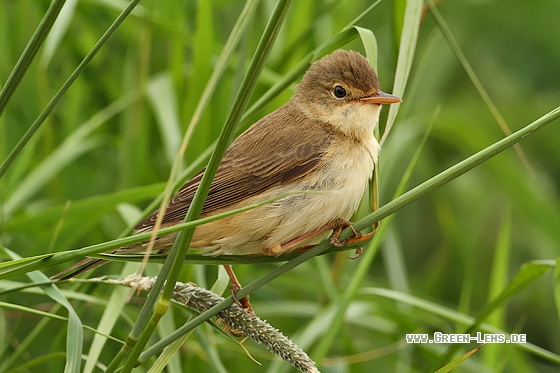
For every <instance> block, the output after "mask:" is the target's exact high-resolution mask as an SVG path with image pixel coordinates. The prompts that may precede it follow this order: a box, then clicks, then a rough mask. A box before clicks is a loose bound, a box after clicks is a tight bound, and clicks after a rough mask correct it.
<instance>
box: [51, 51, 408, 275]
mask: <svg viewBox="0 0 560 373" xmlns="http://www.w3.org/2000/svg"><path fill="white" fill-rule="evenodd" d="M400 102H402V100H401V99H400V98H399V97H397V96H394V95H391V94H388V93H385V92H383V91H381V89H380V85H379V80H378V77H377V74H376V72H375V70H374V69H373V68H372V67H371V66H370V64H369V63H368V60H367V59H366V58H365V57H364V56H362V55H361V54H360V53H359V52H356V51H346V50H336V51H334V52H333V53H331V54H329V55H326V56H324V57H323V58H321V59H319V60H317V61H315V62H314V63H313V64H311V66H310V68H309V69H308V71H307V72H306V73H305V74H304V76H303V77H302V79H301V81H300V83H299V84H298V85H297V87H296V91H295V93H294V95H293V96H292V98H291V100H290V101H289V102H288V103H286V104H285V105H283V106H281V107H280V108H278V109H277V110H275V111H273V112H271V113H270V114H268V115H266V116H265V117H263V118H262V119H260V120H259V121H257V122H256V123H254V124H253V125H252V126H250V127H249V128H248V129H247V130H246V131H245V132H243V133H242V134H241V135H240V136H239V137H237V139H235V141H234V142H233V143H232V144H231V146H230V147H229V148H228V150H227V151H226V153H225V155H224V157H223V159H222V161H221V163H220V165H219V167H218V170H217V172H216V174H215V176H214V179H213V181H212V184H211V186H210V189H209V192H208V196H207V198H206V201H205V203H204V207H203V209H202V213H201V217H208V216H212V215H215V214H219V213H223V212H227V211H231V210H235V209H239V208H242V207H246V206H250V205H253V204H256V203H261V202H263V201H266V200H269V199H273V201H272V202H270V203H267V204H264V205H262V206H259V207H257V208H254V209H251V210H248V211H245V212H241V213H238V214H234V215H231V216H228V217H226V218H223V219H219V220H216V221H212V222H208V223H205V224H202V225H199V226H197V227H196V229H195V231H194V234H193V237H192V240H191V242H190V247H191V248H194V249H197V250H199V251H200V252H201V253H203V254H208V255H231V254H235V255H267V256H278V255H281V254H285V253H289V252H291V251H293V250H296V249H298V248H301V247H306V246H309V245H312V244H315V243H318V242H320V241H322V240H323V239H325V238H327V237H328V236H329V234H331V232H338V234H339V233H340V231H341V229H342V228H344V227H347V226H350V225H351V223H350V222H349V219H350V218H351V216H352V215H353V214H354V213H355V212H356V210H357V208H358V206H359V204H360V201H361V198H362V196H363V194H364V192H365V190H366V188H367V185H368V181H369V180H370V179H371V177H372V174H373V169H374V164H375V163H376V162H377V159H378V154H379V151H380V145H379V143H378V142H377V140H376V138H375V136H374V128H375V126H376V124H377V122H378V120H379V114H380V111H381V107H382V105H383V104H396V103H400ZM204 171H205V169H203V170H201V171H200V172H199V173H198V174H196V175H195V176H194V177H193V178H192V179H191V180H189V181H188V182H187V183H186V184H185V185H184V186H183V187H182V188H180V189H179V191H178V192H177V193H176V194H175V196H174V197H173V198H172V199H171V200H170V201H169V203H168V205H167V208H166V209H165V212H164V215H163V218H162V225H161V226H162V227H169V226H173V225H175V224H179V223H181V222H182V221H183V219H184V217H185V214H186V212H187V210H188V208H189V206H190V203H191V202H192V199H193V197H194V195H195V192H196V190H197V188H198V186H199V184H200V181H201V179H202V175H203V174H204ZM274 198H277V199H275V200H274ZM159 214H160V211H155V212H154V213H152V214H151V215H150V216H148V217H146V218H145V219H143V220H142V221H140V222H139V223H138V224H137V225H136V226H135V227H134V229H135V230H136V231H137V232H147V231H151V230H152V229H153V228H154V225H155V223H156V220H157V218H158V216H159ZM356 233H357V234H358V235H359V232H356ZM175 236H176V233H175V234H170V235H166V236H162V237H160V238H158V239H156V241H155V243H154V249H155V250H158V251H160V252H163V251H165V250H167V249H169V248H170V247H171V245H172V244H173V241H174V239H175ZM334 236H336V235H335V234H333V236H331V243H333V244H343V243H340V242H338V241H337V237H334ZM146 247H147V242H143V243H139V244H135V245H131V246H127V247H123V248H120V249H117V250H115V251H113V252H112V253H118V254H127V253H138V252H142V251H145V249H146ZM105 262H106V261H105V260H102V259H94V258H87V259H85V260H84V261H82V262H80V263H78V264H77V265H74V266H72V267H70V268H69V269H67V270H65V271H62V272H60V273H58V274H57V275H55V276H53V277H56V278H61V279H68V278H70V277H74V276H76V275H77V274H80V273H82V272H84V271H86V270H89V269H91V268H94V267H97V266H99V265H101V264H103V263H105ZM76 269H78V270H77V271H76ZM226 269H227V267H226ZM229 269H231V268H229ZM231 273H233V271H231ZM228 274H230V271H228ZM233 276H234V275H233ZM230 277H232V275H231V274H230ZM231 279H232V281H233V282H235V281H237V280H236V279H234V278H231Z"/></svg>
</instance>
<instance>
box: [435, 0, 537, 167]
mask: <svg viewBox="0 0 560 373" xmlns="http://www.w3.org/2000/svg"><path fill="white" fill-rule="evenodd" d="M426 4H427V5H428V7H429V8H430V12H432V14H433V16H434V18H435V19H436V21H437V23H438V26H439V28H440V30H441V32H442V34H443V36H444V37H445V39H446V40H447V42H448V43H449V46H450V47H451V49H453V52H454V53H455V55H456V56H457V58H458V59H459V61H460V62H461V65H462V66H463V68H464V69H465V71H466V72H467V75H468V76H469V78H470V79H471V81H472V83H473V85H474V87H475V88H476V90H477V91H478V94H479V95H480V97H481V98H482V99H483V100H484V103H485V104H486V106H487V107H488V109H489V110H490V112H491V113H492V116H493V117H494V118H495V119H496V122H497V123H498V125H499V126H500V128H501V129H502V131H503V132H504V134H505V135H506V136H507V135H510V134H511V129H510V128H509V126H508V124H507V122H506V121H505V119H504V117H503V116H502V114H501V113H500V111H499V110H498V108H497V107H496V105H495V104H494V101H493V100H492V99H491V98H490V95H489V94H488V92H487V91H486V89H485V88H484V85H483V84H482V82H481V81H480V79H478V76H477V75H476V73H475V72H474V69H473V68H472V67H471V64H470V63H469V61H468V59H467V57H466V56H465V54H464V53H463V51H462V50H461V47H460V46H459V43H457V41H456V40H455V38H454V37H453V34H452V33H451V30H450V29H449V27H448V26H447V23H446V22H445V20H444V19H443V17H442V16H441V14H440V13H439V11H438V9H437V7H436V6H435V4H434V2H433V0H426ZM514 149H515V151H516V153H517V154H518V156H519V159H521V162H522V163H523V165H524V166H525V168H526V169H527V170H528V171H529V173H531V174H532V175H534V174H535V170H534V168H533V166H532V165H531V163H530V162H529V160H528V158H527V155H526V154H525V152H524V151H523V148H522V147H521V146H520V145H514Z"/></svg>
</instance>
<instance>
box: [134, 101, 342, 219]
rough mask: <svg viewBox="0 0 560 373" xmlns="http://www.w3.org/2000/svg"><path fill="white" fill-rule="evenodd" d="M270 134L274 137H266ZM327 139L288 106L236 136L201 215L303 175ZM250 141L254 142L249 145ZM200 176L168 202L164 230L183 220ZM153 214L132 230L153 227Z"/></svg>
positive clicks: (327, 134) (323, 130) (319, 128)
mask: <svg viewBox="0 0 560 373" xmlns="http://www.w3.org/2000/svg"><path fill="white" fill-rule="evenodd" d="M279 123H280V124H281V126H280V127H279V126H278V124H279ZM302 124H305V125H302ZM294 127H296V128H298V131H301V136H293V133H294ZM273 132H274V136H270V134H271V133H273ZM331 136H332V134H331V133H330V132H328V131H327V130H326V128H325V126H321V125H320V124H319V123H313V121H312V122H311V123H310V119H309V118H308V117H306V116H304V114H303V113H301V111H300V110H299V109H298V108H297V107H296V106H295V105H292V104H291V103H288V104H286V105H284V106H283V107H281V108H280V109H278V110H277V111H275V112H273V113H271V114H269V115H268V116H266V117H264V118H263V119H261V120H260V121H259V122H257V123H255V124H254V125H253V126H252V127H251V128H249V129H248V130H247V131H246V132H245V133H243V134H242V135H241V136H239V137H238V138H237V140H235V141H234V142H233V144H232V145H231V147H230V148H229V149H228V151H227V152H226V154H225V156H224V159H223V160H222V163H221V164H220V166H219V168H218V171H217V172H216V175H215V177H214V180H213V181H212V185H211V187H210V190H209V193H208V197H207V199H206V202H205V203H204V207H203V210H202V215H205V214H209V213H211V212H213V211H216V210H220V209H223V208H227V207H230V206H232V205H235V204H237V203H239V202H241V201H243V200H245V199H247V198H249V197H251V196H255V195H258V194H260V193H262V192H264V191H266V190H268V189H269V188H271V187H274V186H277V185H280V184H285V183H288V182H290V181H293V180H295V179H298V178H300V177H302V176H304V175H306V174H308V173H309V172H311V171H312V170H314V169H315V168H316V167H317V165H318V164H319V162H320V161H321V159H322V158H323V155H324V153H325V151H326V149H327V148H328V146H329V144H330V143H331ZM256 138H257V139H260V141H258V142H255V141H254V139H256ZM203 173H204V170H202V171H200V172H199V173H198V174H197V175H196V176H194V177H193V178H192V179H191V180H190V181H188V182H187V183H186V184H185V185H184V186H183V187H182V188H181V189H180V190H179V191H178V192H177V194H176V195H175V196H174V197H173V198H172V199H171V201H170V202H169V204H168V205H167V209H166V211H165V215H164V217H163V221H162V223H163V224H164V225H167V224H173V223H178V222H181V221H182V220H183V218H184V217H185V214H186V212H187V210H188V208H189V206H190V203H191V202H192V199H193V197H194V194H195V192H196V190H197V188H198V186H199V185H200V181H201V179H202V175H203ZM158 213H159V211H156V212H154V213H153V214H152V215H150V216H148V217H147V218H146V219H144V220H142V221H141V222H140V223H138V225H136V227H135V228H134V229H136V230H140V229H147V228H148V229H149V228H151V227H153V225H154V224H155V221H156V219H157V216H158Z"/></svg>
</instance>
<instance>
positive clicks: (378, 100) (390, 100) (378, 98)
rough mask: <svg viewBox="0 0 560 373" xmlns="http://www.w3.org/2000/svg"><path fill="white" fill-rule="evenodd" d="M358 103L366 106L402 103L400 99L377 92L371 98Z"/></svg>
mask: <svg viewBox="0 0 560 373" xmlns="http://www.w3.org/2000/svg"><path fill="white" fill-rule="evenodd" d="M358 101H360V102H364V103H366V104H380V105H381V104H396V103H399V102H402V100H401V99H400V97H397V96H393V95H390V94H388V93H385V92H382V91H377V92H376V93H374V94H373V95H371V96H368V97H363V98H360V99H359V100H358Z"/></svg>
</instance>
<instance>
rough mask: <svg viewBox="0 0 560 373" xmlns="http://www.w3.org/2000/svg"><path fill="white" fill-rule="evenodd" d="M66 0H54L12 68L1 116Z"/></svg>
mask: <svg viewBox="0 0 560 373" xmlns="http://www.w3.org/2000/svg"><path fill="white" fill-rule="evenodd" d="M65 2H66V0H54V1H53V2H52V3H51V5H50V6H49V9H48V10H47V12H46V13H45V16H44V17H43V20H42V21H41V23H40V24H39V26H38V27H37V30H36V31H35V33H34V34H33V36H32V37H31V39H29V43H27V46H26V47H25V50H24V51H23V53H22V54H21V56H20V58H19V60H18V62H17V63H16V66H15V67H14V69H13V70H12V73H11V74H10V76H9V77H8V80H7V81H6V84H4V87H2V91H1V92H0V117H1V116H2V114H3V113H4V109H5V108H6V105H7V104H8V101H10V98H11V97H12V95H13V94H14V92H15V91H16V89H17V87H18V85H19V83H20V82H21V80H22V79H23V77H24V76H25V73H26V71H27V69H28V68H29V65H31V63H32V62H33V59H34V58H35V56H36V55H37V52H38V51H39V48H40V47H41V45H42V44H43V42H44V41H45V38H46V37H47V35H48V34H49V31H50V30H51V28H52V27H53V24H54V22H55V21H56V18H57V17H58V15H59V13H60V10H61V9H62V6H63V5H64V3H65ZM1 176H2V172H0V178H1Z"/></svg>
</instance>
